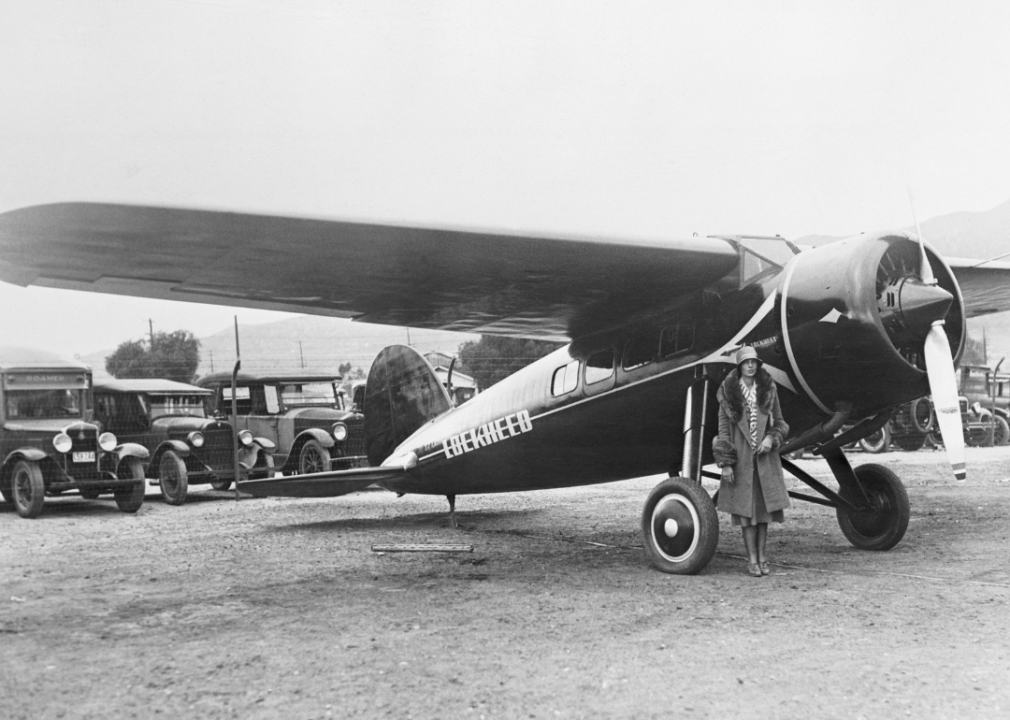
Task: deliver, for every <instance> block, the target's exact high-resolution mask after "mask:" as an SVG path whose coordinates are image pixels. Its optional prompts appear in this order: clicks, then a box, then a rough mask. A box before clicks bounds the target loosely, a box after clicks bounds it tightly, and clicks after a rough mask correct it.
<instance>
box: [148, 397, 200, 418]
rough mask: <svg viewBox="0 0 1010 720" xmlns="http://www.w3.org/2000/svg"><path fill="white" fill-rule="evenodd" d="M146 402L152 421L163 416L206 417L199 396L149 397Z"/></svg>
mask: <svg viewBox="0 0 1010 720" xmlns="http://www.w3.org/2000/svg"><path fill="white" fill-rule="evenodd" d="M147 401H148V404H149V405H150V408H151V419H152V420H153V419H155V418H159V417H162V416H163V415H192V416H193V417H207V415H206V413H205V411H204V408H203V397H202V396H201V395H150V396H149V397H148V400H147Z"/></svg>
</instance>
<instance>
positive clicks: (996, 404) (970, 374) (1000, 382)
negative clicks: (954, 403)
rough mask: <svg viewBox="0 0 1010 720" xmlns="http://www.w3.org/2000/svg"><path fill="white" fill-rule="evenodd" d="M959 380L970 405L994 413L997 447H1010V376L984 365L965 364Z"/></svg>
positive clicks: (961, 368)
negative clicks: (1008, 445) (1009, 445)
mask: <svg viewBox="0 0 1010 720" xmlns="http://www.w3.org/2000/svg"><path fill="white" fill-rule="evenodd" d="M958 378H959V381H960V382H959V386H960V392H961V395H963V396H964V398H965V399H966V400H967V401H968V405H969V406H974V405H975V404H976V403H977V404H978V405H979V406H980V407H981V408H982V409H985V410H987V411H989V412H990V413H994V415H995V418H996V420H995V425H994V427H993V436H994V444H996V445H1007V444H1010V375H1007V374H1004V373H996V372H995V371H993V370H991V369H990V368H988V367H986V366H984V365H962V366H961V367H960V368H958Z"/></svg>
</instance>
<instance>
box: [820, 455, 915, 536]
mask: <svg viewBox="0 0 1010 720" xmlns="http://www.w3.org/2000/svg"><path fill="white" fill-rule="evenodd" d="M855 473H856V479H857V480H858V481H859V484H860V485H861V486H862V487H863V490H865V492H866V497H865V499H864V498H863V493H861V492H860V491H859V488H856V487H848V486H843V487H842V488H841V493H842V497H844V498H845V499H846V500H848V501H849V502H851V503H853V504H854V505H856V509H855V510H849V509H848V508H845V507H838V508H836V509H835V515H836V516H837V518H838V526H839V527H840V528H841V529H842V534H843V535H845V537H846V539H848V541H849V542H850V543H852V545H853V546H855V547H857V548H859V549H860V550H890V549H891V548H893V547H894V546H895V545H897V544H898V543H899V542H900V541H901V538H903V537H904V536H905V531H906V530H907V529H908V518H909V514H910V507H909V502H908V493H907V492H905V486H904V485H903V484H902V482H901V480H900V479H899V478H898V476H897V474H895V473H894V472H893V471H892V470H889V469H887V468H886V467H884V466H883V465H860V466H859V467H857V468H856V469H855Z"/></svg>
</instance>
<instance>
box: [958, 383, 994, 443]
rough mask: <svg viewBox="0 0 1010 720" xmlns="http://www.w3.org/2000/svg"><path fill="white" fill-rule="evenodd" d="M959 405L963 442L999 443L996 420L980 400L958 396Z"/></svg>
mask: <svg viewBox="0 0 1010 720" xmlns="http://www.w3.org/2000/svg"><path fill="white" fill-rule="evenodd" d="M958 403H959V404H960V406H961V428H962V429H963V430H964V444H965V445H968V446H974V447H989V446H991V445H993V444H996V445H999V444H1000V442H999V440H1000V431H999V430H998V429H997V424H998V421H999V420H1001V419H1002V418H999V417H996V416H994V415H993V414H992V411H991V410H990V409H989V408H987V407H985V406H984V405H983V404H982V403H981V402H978V401H975V402H971V401H969V400H968V398H967V397H965V396H964V395H962V396H960V397H959V398H958Z"/></svg>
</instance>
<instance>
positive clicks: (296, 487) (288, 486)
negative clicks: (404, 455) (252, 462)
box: [238, 467, 406, 497]
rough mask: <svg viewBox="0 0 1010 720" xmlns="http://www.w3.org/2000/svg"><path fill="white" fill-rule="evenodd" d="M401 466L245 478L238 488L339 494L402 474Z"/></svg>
mask: <svg viewBox="0 0 1010 720" xmlns="http://www.w3.org/2000/svg"><path fill="white" fill-rule="evenodd" d="M405 472H406V470H405V469H404V468H402V467H367V468H352V469H350V470H333V471H332V472H321V473H313V474H311V475H290V476H288V477H279V478H266V479H263V480H245V481H243V482H240V483H239V484H238V489H239V490H241V491H242V492H247V493H249V494H250V495H255V496H256V497H339V496H340V495H349V494H350V493H352V492H357V491H358V490H364V489H365V488H366V487H368V486H369V485H372V484H374V483H377V482H381V481H382V480H392V479H394V478H398V477H400V476H401V475H403V474H404V473H405Z"/></svg>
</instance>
